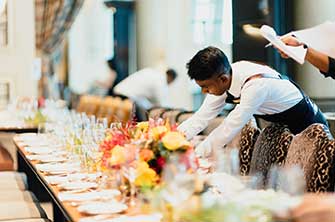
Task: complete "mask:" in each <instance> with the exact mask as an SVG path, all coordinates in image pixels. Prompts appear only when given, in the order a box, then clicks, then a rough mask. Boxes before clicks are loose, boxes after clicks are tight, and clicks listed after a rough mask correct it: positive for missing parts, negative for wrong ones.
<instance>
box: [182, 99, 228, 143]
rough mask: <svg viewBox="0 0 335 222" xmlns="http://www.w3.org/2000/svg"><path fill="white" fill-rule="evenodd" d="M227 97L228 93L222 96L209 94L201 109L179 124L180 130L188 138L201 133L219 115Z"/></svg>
mask: <svg viewBox="0 0 335 222" xmlns="http://www.w3.org/2000/svg"><path fill="white" fill-rule="evenodd" d="M226 98H227V96H226V94H224V95H222V96H213V95H207V96H206V98H205V100H204V102H203V103H202V105H201V107H200V108H199V110H198V111H197V112H196V113H195V114H194V115H193V116H191V117H190V118H189V119H187V120H186V121H184V122H183V123H182V124H181V125H180V126H178V130H179V131H181V132H184V133H185V135H186V137H187V139H191V138H192V137H194V136H195V135H197V134H199V133H200V132H201V131H202V130H204V129H205V128H206V127H207V125H208V122H209V121H210V120H212V119H214V118H215V117H216V116H217V115H219V113H220V112H221V111H222V109H223V107H224V105H225V100H226Z"/></svg>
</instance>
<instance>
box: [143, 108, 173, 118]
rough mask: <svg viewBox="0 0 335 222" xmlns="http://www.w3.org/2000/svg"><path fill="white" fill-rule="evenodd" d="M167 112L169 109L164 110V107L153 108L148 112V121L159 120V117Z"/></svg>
mask: <svg viewBox="0 0 335 222" xmlns="http://www.w3.org/2000/svg"><path fill="white" fill-rule="evenodd" d="M167 110H170V109H169V108H165V107H153V108H151V109H149V110H148V119H157V118H160V117H162V116H161V115H162V114H163V113H164V112H165V111H167Z"/></svg>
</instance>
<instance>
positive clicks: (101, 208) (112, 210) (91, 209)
mask: <svg viewBox="0 0 335 222" xmlns="http://www.w3.org/2000/svg"><path fill="white" fill-rule="evenodd" d="M77 209H78V211H79V212H81V213H85V214H90V215H97V214H116V213H121V212H123V211H125V210H127V209H128V207H127V205H125V204H123V203H119V202H116V201H110V202H99V201H93V202H89V203H85V204H82V205H80V206H79V207H78V208H77Z"/></svg>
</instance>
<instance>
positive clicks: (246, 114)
mask: <svg viewBox="0 0 335 222" xmlns="http://www.w3.org/2000/svg"><path fill="white" fill-rule="evenodd" d="M187 66H188V75H189V76H190V78H191V79H194V80H195V81H196V83H197V84H198V85H199V86H200V87H201V88H202V92H203V93H208V94H209V95H207V97H206V98H205V101H204V102H203V104H202V106H201V107H200V109H199V110H198V111H197V112H196V113H195V114H194V115H193V116H192V117H191V118H189V119H188V120H186V121H185V122H183V123H182V124H181V125H180V126H179V127H178V129H179V130H180V131H182V132H184V133H185V134H186V136H187V138H188V139H191V138H192V137H193V136H195V135H197V134H198V133H200V132H201V131H202V130H203V129H204V128H206V126H207V125H208V122H209V121H210V120H211V119H213V118H215V117H216V116H217V115H218V114H219V113H220V112H221V111H222V108H223V106H224V105H225V103H235V104H237V106H236V107H235V109H234V110H232V111H231V112H230V113H229V115H228V116H227V118H226V119H225V120H224V121H223V123H222V124H221V125H220V126H219V127H217V128H216V129H215V130H213V131H212V133H211V134H210V135H209V136H208V137H207V138H206V139H205V140H204V141H203V142H202V143H200V144H199V145H198V146H197V148H196V153H197V154H198V155H199V156H202V157H205V156H208V155H209V154H210V153H211V151H212V150H213V148H215V149H217V148H221V147H224V146H225V145H226V144H228V143H229V142H231V140H232V139H233V138H234V136H235V135H237V134H238V132H239V131H240V130H241V129H242V128H243V126H244V125H245V124H246V123H247V122H248V121H249V120H250V119H251V118H252V117H253V115H255V116H258V117H260V118H263V119H265V120H267V121H271V122H278V123H283V124H285V125H287V126H288V128H289V129H290V130H291V132H292V133H295V134H297V133H299V132H301V131H302V130H304V129H305V128H306V127H308V126H309V125H311V124H313V123H322V124H325V125H327V121H326V119H325V118H324V116H323V114H322V113H321V111H320V110H319V109H318V107H317V106H316V105H315V104H314V103H313V102H312V101H311V100H310V99H309V98H308V96H306V95H305V94H304V93H303V91H302V90H300V88H299V87H298V86H297V85H296V84H295V83H293V82H292V81H290V80H287V79H282V77H281V75H280V74H279V73H278V72H276V71H275V70H273V69H271V68H270V67H268V66H264V65H259V64H256V63H252V62H248V61H240V62H236V63H233V64H232V65H230V64H229V61H228V59H227V57H226V56H225V54H224V53H223V52H222V51H221V50H220V49H218V48H215V47H208V48H205V49H203V50H201V51H199V52H198V53H197V54H196V55H195V56H194V57H193V58H192V59H191V61H190V62H189V63H188V64H187Z"/></svg>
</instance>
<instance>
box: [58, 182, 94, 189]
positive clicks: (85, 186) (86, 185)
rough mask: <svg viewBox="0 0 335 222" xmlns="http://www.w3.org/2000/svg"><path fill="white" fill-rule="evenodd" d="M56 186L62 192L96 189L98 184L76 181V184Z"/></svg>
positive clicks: (68, 183) (69, 183) (67, 183)
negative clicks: (62, 190)
mask: <svg viewBox="0 0 335 222" xmlns="http://www.w3.org/2000/svg"><path fill="white" fill-rule="evenodd" d="M58 186H59V187H60V188H62V189H64V190H81V189H91V188H97V187H98V184H97V183H93V182H85V181H76V182H66V183H61V184H59V185H58Z"/></svg>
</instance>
